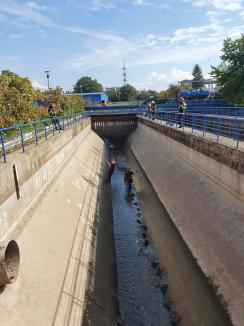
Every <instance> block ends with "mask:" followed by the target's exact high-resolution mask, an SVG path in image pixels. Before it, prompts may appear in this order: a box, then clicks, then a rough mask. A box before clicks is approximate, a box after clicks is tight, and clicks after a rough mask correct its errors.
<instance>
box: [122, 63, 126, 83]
mask: <svg viewBox="0 0 244 326" xmlns="http://www.w3.org/2000/svg"><path fill="white" fill-rule="evenodd" d="M122 70H123V85H124V86H125V85H126V84H127V73H126V66H125V62H124V65H123V69H122Z"/></svg>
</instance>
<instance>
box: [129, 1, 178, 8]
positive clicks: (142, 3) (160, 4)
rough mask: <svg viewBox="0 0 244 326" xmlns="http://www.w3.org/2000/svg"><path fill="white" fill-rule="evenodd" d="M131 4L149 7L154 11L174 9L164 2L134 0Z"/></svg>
mask: <svg viewBox="0 0 244 326" xmlns="http://www.w3.org/2000/svg"><path fill="white" fill-rule="evenodd" d="M131 3H132V4H133V5H136V6H148V7H151V8H154V9H172V6H171V5H170V3H169V2H167V1H162V0H132V2H131Z"/></svg>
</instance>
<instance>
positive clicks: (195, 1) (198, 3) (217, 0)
mask: <svg viewBox="0 0 244 326" xmlns="http://www.w3.org/2000/svg"><path fill="white" fill-rule="evenodd" d="M182 1H183V2H191V3H192V5H193V6H195V7H204V6H212V7H214V8H215V9H218V10H223V11H238V10H241V9H242V8H243V0H182Z"/></svg>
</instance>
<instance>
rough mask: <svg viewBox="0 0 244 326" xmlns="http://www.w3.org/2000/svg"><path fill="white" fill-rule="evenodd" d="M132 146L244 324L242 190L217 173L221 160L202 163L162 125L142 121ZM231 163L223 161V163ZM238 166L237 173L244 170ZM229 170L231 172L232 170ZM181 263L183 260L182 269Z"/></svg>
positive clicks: (212, 280)
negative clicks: (168, 133) (236, 190)
mask: <svg viewBox="0 0 244 326" xmlns="http://www.w3.org/2000/svg"><path fill="white" fill-rule="evenodd" d="M152 123H153V122H152ZM178 132H179V133H180V131H178ZM127 146H129V147H130V149H131V151H132V152H133V154H134V156H135V158H136V160H137V161H138V162H140V165H141V167H142V169H143V171H144V172H145V174H146V175H147V177H148V179H149V180H150V182H151V184H152V186H153V188H154V190H155V192H156V193H157V195H158V198H159V199H160V201H161V202H162V204H163V206H164V207H165V208H166V211H167V213H168V214H169V216H170V217H171V219H172V221H173V223H174V225H175V226H176V228H177V229H178V231H179V232H180V234H181V236H182V238H183V239H184V242H185V243H186V245H187V247H188V248H189V249H190V251H191V253H192V254H193V256H194V257H195V259H196V260H197V262H198V265H199V266H200V268H201V270H202V271H203V272H204V274H205V275H206V276H207V278H208V280H209V282H210V283H211V284H212V285H213V287H214V289H215V291H216V292H217V294H218V296H219V298H220V300H221V302H222V304H223V305H224V307H225V309H227V310H228V312H229V314H230V315H231V318H232V321H233V324H234V325H238V326H241V325H243V321H244V305H243V302H244V260H243V256H244V245H243V236H244V222H243V221H244V202H243V200H242V198H241V196H240V192H237V193H236V194H235V193H234V191H233V189H230V188H227V185H226V184H223V183H222V182H221V180H218V179H216V177H218V176H219V175H222V176H223V174H222V171H217V170H218V165H217V167H216V166H213V167H207V168H206V167H205V169H204V168H200V166H199V165H197V164H196V162H198V163H199V164H201V160H200V158H198V159H196V157H194V155H198V154H199V155H203V154H202V153H198V152H197V151H196V153H195V152H193V149H192V148H191V147H189V146H186V145H184V144H182V143H180V142H178V141H176V140H175V139H172V138H171V137H168V136H166V135H165V134H163V133H161V132H158V131H157V126H154V128H151V127H150V126H149V125H145V124H143V123H139V126H138V129H137V130H136V131H135V132H134V133H133V135H131V136H130V138H129V140H128V143H127ZM203 162H204V164H206V163H209V164H214V159H213V158H207V157H205V159H204V160H203ZM217 163H218V164H220V162H217V161H216V164H217ZM226 168H227V167H226V166H221V165H220V166H219V169H226ZM228 168H229V167H228ZM207 169H208V171H216V173H215V175H211V174H208V173H207ZM232 170H233V175H234V176H236V173H240V172H237V171H236V170H235V169H232ZM228 175H229V177H230V176H231V170H229V171H228ZM242 177H243V176H242V175H240V178H242ZM235 180H237V178H236V177H235ZM235 184H236V183H235ZM228 189H229V190H228ZM148 205H149V203H148ZM157 236H158V237H159V235H157ZM171 258H172V259H174V257H171ZM181 268H183V267H181V266H179V270H180V269H181ZM182 300H184V298H183V299H182ZM206 313H207V311H206Z"/></svg>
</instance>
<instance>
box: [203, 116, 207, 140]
mask: <svg viewBox="0 0 244 326" xmlns="http://www.w3.org/2000/svg"><path fill="white" fill-rule="evenodd" d="M206 122H207V117H206V115H205V116H204V117H203V129H202V136H203V137H205V132H206Z"/></svg>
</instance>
